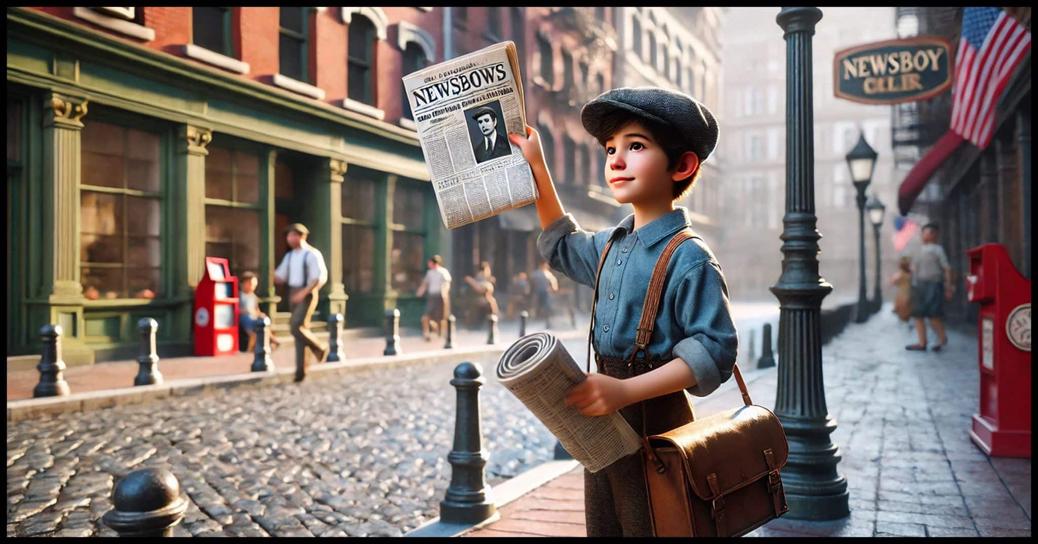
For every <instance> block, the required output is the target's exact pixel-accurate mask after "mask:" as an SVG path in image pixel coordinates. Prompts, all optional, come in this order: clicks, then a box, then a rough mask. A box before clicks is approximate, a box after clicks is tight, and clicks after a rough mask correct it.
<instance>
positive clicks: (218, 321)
mask: <svg viewBox="0 0 1038 544" xmlns="http://www.w3.org/2000/svg"><path fill="white" fill-rule="evenodd" d="M193 315H194V316H195V355H224V354H227V353H235V352H237V351H238V278H236V277H234V276H231V270H230V268H228V266H227V259H222V258H220V257H206V258H205V275H204V276H202V281H200V282H198V288H197V289H195V311H194V314H193Z"/></svg>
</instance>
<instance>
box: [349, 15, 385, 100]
mask: <svg viewBox="0 0 1038 544" xmlns="http://www.w3.org/2000/svg"><path fill="white" fill-rule="evenodd" d="M377 38H378V37H377V34H376V32H375V25H374V24H373V23H372V22H371V20H370V19H368V18H367V17H364V16H363V15H358V14H354V15H353V16H352V18H351V19H350V22H349V40H348V45H347V47H348V48H349V50H348V61H347V62H348V70H347V75H346V77H347V84H348V85H347V92H348V93H349V97H350V98H351V99H353V100H356V101H357V102H361V103H364V104H367V105H369V106H374V105H375V98H376V95H375V46H376V43H377Z"/></svg>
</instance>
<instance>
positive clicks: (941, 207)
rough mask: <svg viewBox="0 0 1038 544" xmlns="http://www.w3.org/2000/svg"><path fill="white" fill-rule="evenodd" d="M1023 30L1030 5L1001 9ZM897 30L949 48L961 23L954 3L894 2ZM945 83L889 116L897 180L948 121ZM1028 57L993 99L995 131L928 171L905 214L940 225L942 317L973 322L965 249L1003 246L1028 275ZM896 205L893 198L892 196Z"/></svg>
mask: <svg viewBox="0 0 1038 544" xmlns="http://www.w3.org/2000/svg"><path fill="white" fill-rule="evenodd" d="M1003 9H1006V11H1007V13H1008V14H1009V15H1010V16H1012V17H1014V18H1016V20H1017V21H1019V22H1020V23H1021V24H1022V25H1023V26H1024V27H1025V28H1026V29H1027V31H1028V32H1030V30H1031V8H1030V7H1012V8H1003ZM896 24H897V29H898V32H899V34H900V35H901V36H902V37H912V36H915V35H936V36H941V37H944V38H945V39H947V40H948V41H949V42H951V44H952V46H953V51H955V50H956V48H957V47H958V44H959V35H960V32H961V30H962V8H961V7H944V8H942V7H919V8H897V23H896ZM951 109H952V94H951V90H950V89H949V90H948V91H946V92H944V93H942V94H940V95H938V96H935V97H933V98H931V99H929V100H925V101H920V102H915V103H911V105H909V106H905V107H904V108H902V111H900V112H898V115H896V116H895V120H894V127H893V129H894V133H895V135H896V136H897V137H898V139H897V141H896V143H897V145H898V146H897V149H898V151H899V153H900V154H901V155H903V156H906V157H907V160H906V161H905V165H904V167H903V168H902V169H900V170H899V174H900V175H899V176H898V177H897V178H896V180H895V181H896V182H897V183H898V184H900V182H901V180H902V179H904V177H905V174H906V173H907V172H908V170H909V168H910V167H911V166H913V165H914V164H915V162H916V161H917V160H919V159H921V158H923V157H925V156H926V153H927V152H928V151H930V149H931V148H932V146H933V144H934V143H935V142H936V141H937V140H938V139H939V138H940V137H941V136H943V135H944V134H945V132H947V131H948V129H949V127H950V125H951ZM1031 145H1032V144H1031V61H1030V56H1029V55H1028V56H1027V57H1025V58H1024V60H1023V62H1022V63H1021V65H1020V66H1019V67H1018V68H1017V71H1016V73H1015V75H1014V76H1013V77H1012V79H1010V81H1009V83H1008V84H1007V86H1006V88H1005V91H1004V94H1003V95H1002V98H1001V100H1000V101H999V102H998V104H997V105H996V106H995V126H994V138H993V140H992V141H991V143H990V145H988V147H987V149H985V150H983V151H982V150H980V149H979V148H978V147H976V146H975V145H973V144H972V143H970V142H964V143H963V144H962V145H961V146H960V147H959V148H958V149H957V150H956V152H955V153H954V154H953V155H952V157H951V158H949V159H948V160H947V161H945V162H944V164H942V165H941V167H940V168H938V170H937V171H936V172H935V173H934V174H933V176H931V178H930V180H929V181H928V182H927V184H926V186H925V189H924V190H923V192H922V193H921V194H920V196H919V198H917V199H916V201H915V203H914V204H913V206H912V210H911V213H912V215H916V216H919V217H921V219H922V220H924V221H935V222H937V223H938V224H939V225H940V228H941V235H940V242H941V244H942V245H943V246H944V249H945V251H947V253H948V259H949V261H950V262H951V266H952V270H953V274H952V276H953V279H954V282H955V294H954V296H953V298H952V300H951V302H950V303H949V304H947V305H946V307H945V309H946V312H947V313H948V315H949V318H950V319H951V320H953V321H958V322H960V323H974V322H975V321H976V318H977V310H978V305H977V304H975V303H971V302H969V301H968V300H967V296H966V283H965V278H966V276H967V275H968V274H969V273H970V263H969V256H968V255H967V254H966V251H967V250H969V249H970V248H974V247H977V246H979V245H981V244H986V243H999V244H1003V245H1005V247H1006V250H1007V252H1008V253H1009V256H1010V258H1011V259H1012V261H1013V264H1014V265H1015V266H1016V268H1017V269H1018V270H1019V271H1020V273H1021V274H1023V275H1024V276H1025V277H1027V278H1030V277H1031V270H1032V268H1031V267H1032V264H1031V261H1032V255H1031V198H1032V197H1031ZM895 207H896V201H895Z"/></svg>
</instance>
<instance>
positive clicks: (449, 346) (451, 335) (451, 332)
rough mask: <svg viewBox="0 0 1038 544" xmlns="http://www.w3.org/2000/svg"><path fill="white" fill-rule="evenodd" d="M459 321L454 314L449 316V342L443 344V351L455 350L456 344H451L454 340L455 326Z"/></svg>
mask: <svg viewBox="0 0 1038 544" xmlns="http://www.w3.org/2000/svg"><path fill="white" fill-rule="evenodd" d="M457 321H458V320H457V319H455V317H454V314H451V315H449V316H447V341H446V342H444V344H443V349H453V348H454V344H452V343H451V341H452V339H453V338H454V325H455V324H456V322H457Z"/></svg>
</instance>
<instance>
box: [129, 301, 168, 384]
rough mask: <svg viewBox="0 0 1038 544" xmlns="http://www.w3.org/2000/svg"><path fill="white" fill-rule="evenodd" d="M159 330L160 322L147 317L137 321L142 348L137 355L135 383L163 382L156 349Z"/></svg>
mask: <svg viewBox="0 0 1038 544" xmlns="http://www.w3.org/2000/svg"><path fill="white" fill-rule="evenodd" d="M158 330H159V322H158V321H155V320H154V319H152V318H150V317H145V318H144V319H141V320H140V321H138V322H137V331H138V332H140V333H141V350H140V355H138V356H137V364H138V365H140V368H138V369H137V377H136V378H134V379H133V385H158V384H160V383H162V373H161V372H159V354H158V353H156V351H155V333H156V332H158Z"/></svg>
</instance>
